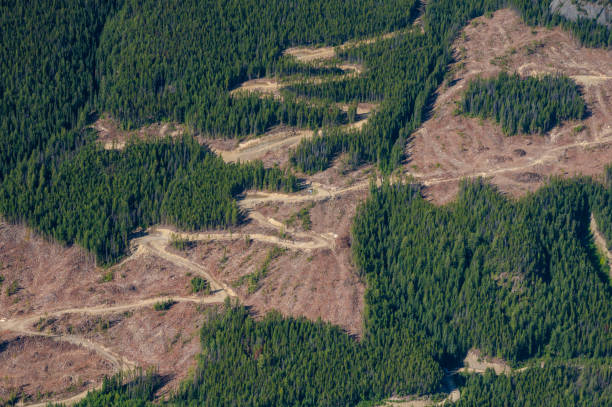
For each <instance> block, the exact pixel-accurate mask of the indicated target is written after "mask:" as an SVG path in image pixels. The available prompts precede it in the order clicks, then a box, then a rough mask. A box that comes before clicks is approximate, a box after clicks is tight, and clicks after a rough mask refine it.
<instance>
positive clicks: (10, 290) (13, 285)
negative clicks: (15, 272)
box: [6, 280, 21, 297]
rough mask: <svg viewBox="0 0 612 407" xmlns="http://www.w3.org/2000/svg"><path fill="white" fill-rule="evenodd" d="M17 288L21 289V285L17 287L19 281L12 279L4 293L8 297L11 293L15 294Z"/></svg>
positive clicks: (17, 290)
mask: <svg viewBox="0 0 612 407" xmlns="http://www.w3.org/2000/svg"><path fill="white" fill-rule="evenodd" d="M19 290H21V287H19V283H18V282H17V280H14V281H13V282H12V283H11V285H9V286H8V287H7V288H6V295H8V296H9V297H10V296H12V295H15V294H17V292H19Z"/></svg>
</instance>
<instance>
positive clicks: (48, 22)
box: [0, 0, 118, 180]
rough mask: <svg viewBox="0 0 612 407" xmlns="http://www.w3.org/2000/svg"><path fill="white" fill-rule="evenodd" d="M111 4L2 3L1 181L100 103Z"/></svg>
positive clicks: (85, 0) (101, 0)
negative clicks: (99, 63) (95, 100)
mask: <svg viewBox="0 0 612 407" xmlns="http://www.w3.org/2000/svg"><path fill="white" fill-rule="evenodd" d="M117 3H118V2H117V1H115V0H111V1H106V0H67V1H63V2H58V1H54V0H39V1H33V2H23V1H15V0H7V1H2V2H1V3H0V30H1V31H0V32H1V33H2V34H1V35H0V54H1V55H2V58H0V67H1V69H0V72H1V75H0V180H1V179H2V178H3V177H4V175H6V174H7V173H8V172H9V171H10V169H11V168H12V167H13V166H14V165H15V164H16V163H17V162H19V161H20V160H22V159H24V158H28V157H29V156H30V154H31V153H32V151H33V150H35V149H42V148H44V146H45V144H46V143H47V141H48V140H49V138H50V137H51V136H52V135H53V134H55V133H56V132H58V131H59V130H60V129H62V128H63V129H71V128H72V127H73V126H75V125H76V124H77V122H78V121H79V120H78V119H79V112H82V111H83V105H84V104H86V103H87V102H88V101H89V100H90V98H92V97H93V95H94V93H95V91H96V84H95V81H94V77H93V72H94V68H95V50H96V46H97V43H98V38H99V33H100V31H101V30H102V27H103V25H104V22H105V20H106V18H107V16H108V15H109V14H110V13H111V12H112V11H113V10H114V9H116V7H117Z"/></svg>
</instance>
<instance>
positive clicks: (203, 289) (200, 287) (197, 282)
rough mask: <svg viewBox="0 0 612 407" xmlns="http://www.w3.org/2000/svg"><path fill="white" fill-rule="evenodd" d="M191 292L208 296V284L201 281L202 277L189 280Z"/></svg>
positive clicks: (205, 281)
mask: <svg viewBox="0 0 612 407" xmlns="http://www.w3.org/2000/svg"><path fill="white" fill-rule="evenodd" d="M191 292H192V293H194V294H196V293H203V294H205V295H209V294H210V284H209V282H208V281H207V280H205V279H203V278H202V277H194V278H192V279H191Z"/></svg>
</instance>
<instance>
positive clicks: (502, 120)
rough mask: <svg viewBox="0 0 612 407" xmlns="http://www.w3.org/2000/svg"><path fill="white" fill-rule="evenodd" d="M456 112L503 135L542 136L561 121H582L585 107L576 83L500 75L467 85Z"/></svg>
mask: <svg viewBox="0 0 612 407" xmlns="http://www.w3.org/2000/svg"><path fill="white" fill-rule="evenodd" d="M457 109H458V111H459V112H460V113H463V114H467V115H470V116H475V117H479V118H482V119H486V118H492V119H494V120H495V121H496V122H498V123H499V124H500V125H501V126H502V129H503V131H504V133H506V134H507V135H514V134H517V133H526V134H531V133H545V132H547V131H549V130H551V129H552V128H553V127H555V126H557V125H559V124H560V123H562V122H563V121H565V120H572V119H576V120H578V119H582V118H583V117H584V115H585V113H586V103H585V101H584V99H583V98H582V96H581V94H580V90H579V89H578V86H577V85H576V83H575V82H574V81H573V80H572V79H570V78H568V77H566V76H561V75H544V76H541V77H537V78H534V77H528V78H521V77H520V76H519V75H518V74H512V75H509V74H507V73H505V72H502V73H501V74H499V76H497V77H496V78H491V79H480V78H479V79H475V80H473V81H471V82H470V83H469V85H468V87H467V90H466V91H465V93H464V95H463V98H462V99H461V101H460V102H458V107H457Z"/></svg>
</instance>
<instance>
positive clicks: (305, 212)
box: [285, 202, 315, 230]
mask: <svg viewBox="0 0 612 407" xmlns="http://www.w3.org/2000/svg"><path fill="white" fill-rule="evenodd" d="M314 207H315V203H314V202H312V203H310V204H308V205H306V206H305V207H303V208H301V209H300V210H299V211H297V212H295V213H293V214H292V215H291V216H290V217H289V218H288V219H287V220H286V221H285V225H287V226H288V227H292V226H293V225H294V224H295V222H296V221H297V220H298V219H299V220H300V222H301V226H302V229H304V230H310V228H311V227H312V221H311V220H310V210H311V209H312V208H314Z"/></svg>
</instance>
